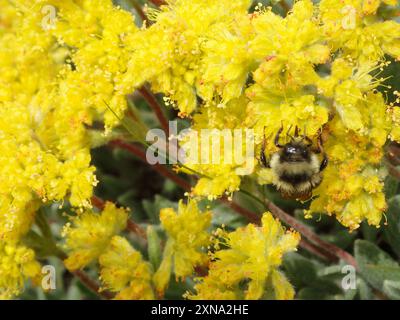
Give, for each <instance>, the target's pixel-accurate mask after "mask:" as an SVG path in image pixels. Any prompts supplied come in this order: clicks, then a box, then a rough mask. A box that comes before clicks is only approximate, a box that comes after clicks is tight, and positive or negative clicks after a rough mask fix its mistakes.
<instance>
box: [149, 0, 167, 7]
mask: <svg viewBox="0 0 400 320" xmlns="http://www.w3.org/2000/svg"><path fill="white" fill-rule="evenodd" d="M149 2H151V3H152V4H154V5H155V6H157V7H159V6H162V5H164V4H167V2H166V1H164V0H149Z"/></svg>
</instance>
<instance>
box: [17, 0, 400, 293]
mask: <svg viewBox="0 0 400 320" xmlns="http://www.w3.org/2000/svg"><path fill="white" fill-rule="evenodd" d="M232 1H234V0H232ZM145 2H146V1H137V3H141V4H142V5H143V4H144V3H145ZM260 2H261V3H262V4H263V5H265V6H272V8H273V11H274V12H276V13H279V14H282V15H283V14H284V13H285V7H286V6H285V5H282V3H281V2H280V1H265V0H264V1H255V2H254V4H253V8H254V7H255V6H256V5H257V3H260ZM314 2H318V1H314ZM115 3H116V4H118V5H121V6H122V7H123V8H125V9H126V10H129V11H131V12H132V14H134V15H135V16H136V21H141V19H140V16H139V15H138V14H137V12H136V11H135V9H134V1H129V0H118V1H115ZM286 4H287V6H288V7H291V5H292V1H286ZM148 5H149V6H151V4H148ZM398 7H399V8H400V5H398ZM380 14H381V15H383V16H385V15H391V14H393V12H385V11H384V12H381V13H380ZM396 19H397V20H398V21H400V18H399V17H398V18H396ZM382 76H383V77H389V78H388V79H387V80H386V85H388V86H391V89H389V90H388V89H385V88H383V87H382V91H386V94H387V98H388V100H389V101H394V100H395V98H394V96H393V94H392V93H391V92H393V91H394V90H397V91H400V62H396V61H393V60H392V63H391V64H390V65H389V67H388V68H387V69H386V70H385V72H384V74H382ZM129 99H132V101H133V102H134V105H135V107H136V108H137V109H138V110H139V112H140V115H141V118H142V119H143V120H144V122H145V123H146V125H147V126H148V127H149V128H156V127H159V123H158V121H157V118H156V117H155V115H154V114H153V112H152V111H151V109H150V108H149V107H148V106H147V104H146V102H145V101H144V100H143V98H141V96H139V95H137V94H134V95H132V96H131V97H129ZM157 99H158V100H159V102H160V103H161V104H162V105H163V100H162V97H161V96H157ZM165 113H166V115H167V117H168V118H169V119H177V118H178V117H177V112H176V111H175V110H172V109H171V108H168V109H166V110H165ZM178 119H179V118H178ZM178 122H179V125H178V127H179V129H182V128H186V127H188V126H189V125H190V122H189V121H188V120H182V119H179V120H178ZM388 147H389V146H388ZM392 147H394V148H396V150H398V151H399V154H398V156H399V157H400V146H393V145H392ZM397 148H398V149H397ZM398 160H399V162H398V163H392V164H391V165H392V166H393V167H396V165H397V169H398V170H399V172H400V166H398V164H400V158H399V159H398ZM92 163H93V165H94V166H95V167H96V168H97V171H96V175H97V179H98V180H99V182H100V183H99V184H98V186H97V189H96V191H95V192H96V195H97V196H99V197H100V198H102V199H104V200H110V201H113V202H115V203H117V204H118V205H120V206H124V207H129V208H130V209H131V218H132V219H133V220H134V221H135V222H137V223H139V224H140V225H142V226H143V227H146V226H148V225H154V229H155V232H156V233H157V235H158V236H159V237H162V233H161V232H158V229H157V228H158V226H157V225H158V224H159V223H160V221H159V211H160V209H161V208H165V207H174V208H175V207H177V201H178V200H179V199H181V198H184V193H185V192H184V190H183V189H181V188H180V187H179V186H177V185H176V184H175V183H173V182H172V181H170V180H167V179H165V178H164V177H162V176H160V175H159V174H158V173H157V172H156V171H154V170H153V169H152V168H151V166H149V165H148V164H145V163H143V162H142V161H141V160H139V159H138V158H136V157H135V156H133V155H132V154H131V153H129V152H127V151H125V150H122V149H117V148H114V149H113V148H110V147H109V146H103V147H99V148H96V149H93V151H92ZM182 177H183V178H184V179H186V180H187V181H189V182H190V181H191V180H190V179H193V177H188V176H185V175H182ZM192 185H193V183H192ZM249 187H250V188H249ZM251 188H258V187H255V186H247V189H251ZM385 189H386V190H385V192H386V197H387V199H388V204H389V208H388V210H387V212H386V217H385V219H386V223H384V224H382V226H381V228H380V229H377V228H375V227H371V226H368V225H367V224H366V223H364V224H362V226H361V227H360V228H359V229H358V230H356V231H354V232H352V233H349V232H348V229H347V228H345V227H343V226H341V225H340V224H339V223H338V222H337V221H336V219H333V218H331V217H328V216H325V215H321V216H320V217H315V218H313V219H304V216H303V212H302V209H304V208H306V207H307V203H305V204H300V203H298V202H295V201H288V200H283V199H282V198H281V196H280V194H279V193H278V192H276V190H275V189H274V188H273V187H266V188H265V189H264V190H261V191H262V192H263V193H264V194H265V195H266V197H267V198H269V199H270V200H272V201H273V202H274V203H276V204H277V205H278V206H280V207H281V208H282V209H284V210H285V211H286V212H288V213H290V214H292V215H294V216H295V217H296V218H297V219H298V220H299V221H301V222H303V223H304V224H306V225H307V226H309V227H310V228H311V229H312V230H313V231H314V232H316V233H317V234H318V235H319V236H320V237H321V238H322V239H324V240H326V241H329V242H331V243H333V244H335V245H336V246H338V247H340V248H342V249H344V250H346V251H348V252H350V253H351V254H353V255H354V256H355V258H356V260H357V263H358V265H359V271H358V272H357V280H356V284H357V285H356V289H349V290H343V288H342V285H341V282H342V279H343V277H344V275H345V274H344V273H342V271H343V266H344V264H343V263H339V264H333V265H332V264H331V263H327V262H326V261H323V260H321V259H319V258H317V257H316V256H314V255H311V254H310V253H309V252H307V251H305V250H303V249H299V251H298V252H296V253H290V254H287V255H286V256H285V259H284V264H283V271H284V272H285V274H286V275H287V277H288V278H289V280H290V281H291V283H292V284H293V286H294V287H295V290H296V298H297V299H348V300H352V299H400V265H399V262H400V186H399V176H397V177H393V176H391V175H389V176H388V177H387V179H386V182H385ZM235 200H236V201H237V202H239V203H240V204H241V205H242V206H243V207H245V208H247V209H249V210H251V211H253V212H258V213H260V215H261V213H262V212H263V208H262V207H261V206H260V205H259V204H258V203H255V202H254V200H252V199H251V198H248V197H247V196H245V195H242V194H236V195H235ZM200 205H201V206H202V207H203V208H205V207H207V206H210V208H211V209H212V210H213V212H214V215H213V224H214V225H215V226H221V225H222V224H223V225H225V228H226V229H227V230H233V229H236V228H237V227H239V226H244V225H246V224H247V223H248V221H246V219H245V218H244V217H243V216H240V215H238V214H237V213H235V212H234V211H233V210H231V209H230V208H228V207H227V206H225V205H223V204H221V203H215V202H214V203H210V202H208V201H206V200H204V201H203V202H202V203H201V204H200ZM45 210H46V211H47V212H46V214H47V215H48V216H49V217H50V222H51V228H52V231H53V234H56V235H59V234H60V233H61V230H60V228H61V227H60V226H62V225H63V224H64V223H65V222H66V218H65V215H63V214H62V213H63V212H65V211H66V210H68V207H66V206H65V205H64V206H63V207H62V208H59V204H54V205H52V206H50V207H47V208H46V209H45ZM38 232H39V231H38ZM126 236H127V237H128V238H129V239H130V241H131V243H132V245H133V246H134V247H135V248H136V249H138V250H140V251H141V252H142V254H143V255H144V257H145V258H146V259H149V258H150V260H151V259H152V258H154V257H149V253H148V251H147V249H146V245H145V244H144V243H143V240H142V239H141V238H139V237H137V236H135V235H132V233H130V234H128V233H127V234H126ZM58 240H60V239H58ZM44 256H45V253H44ZM42 262H43V264H50V265H53V266H54V267H55V269H56V272H57V287H56V289H55V290H51V291H50V292H47V293H44V292H43V291H42V289H41V288H34V287H33V286H32V287H31V286H28V287H27V288H26V290H25V292H24V294H23V295H21V296H20V299H99V297H98V296H97V295H95V294H94V293H92V292H91V291H90V290H88V289H87V288H86V287H85V285H83V284H82V283H81V282H80V281H79V280H78V279H77V278H76V277H74V276H73V275H72V274H70V273H69V272H68V271H67V270H66V269H65V268H64V266H63V264H62V262H61V261H60V260H59V259H57V258H44V259H43V260H42ZM155 263H157V262H155ZM88 270H90V271H89V272H88V274H89V276H92V278H96V272H97V270H96V268H95V267H94V268H88ZM172 281H173V280H172ZM192 286H193V283H192V282H191V281H190V280H187V281H186V282H184V283H176V282H174V281H173V282H172V283H171V285H170V287H169V289H168V291H167V292H166V294H165V299H182V294H183V293H184V292H185V291H186V290H188V289H190V288H192Z"/></svg>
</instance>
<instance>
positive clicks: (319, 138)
mask: <svg viewBox="0 0 400 320" xmlns="http://www.w3.org/2000/svg"><path fill="white" fill-rule="evenodd" d="M317 151H318V153H322V156H323V158H322V162H321V165H320V166H319V171H320V172H321V171H322V170H324V169H325V168H326V166H327V165H328V156H327V154H326V153H325V151H324V148H323V146H322V137H321V131H320V134H319V136H318V149H317Z"/></svg>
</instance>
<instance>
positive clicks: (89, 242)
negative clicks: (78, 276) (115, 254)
mask: <svg viewBox="0 0 400 320" xmlns="http://www.w3.org/2000/svg"><path fill="white" fill-rule="evenodd" d="M127 219H128V213H127V211H126V210H125V209H122V208H117V207H116V206H115V205H114V204H113V203H111V202H107V203H106V205H105V208H104V209H103V211H102V212H101V213H95V212H92V211H85V212H83V213H80V214H78V215H77V216H74V217H71V223H69V224H67V225H66V227H64V229H63V232H62V234H63V237H64V238H65V248H66V250H67V253H68V257H67V258H66V259H65V260H64V263H65V265H66V267H67V268H68V269H69V270H77V269H82V268H83V267H85V266H86V265H88V264H89V263H90V262H92V261H93V260H95V259H97V258H98V257H99V256H100V255H101V254H102V253H103V251H105V250H106V249H107V247H108V245H109V243H110V241H111V238H112V237H113V236H115V235H117V234H119V233H120V232H121V231H122V230H124V229H125V228H126V223H127Z"/></svg>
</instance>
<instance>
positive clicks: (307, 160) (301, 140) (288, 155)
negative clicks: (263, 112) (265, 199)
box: [260, 127, 328, 200]
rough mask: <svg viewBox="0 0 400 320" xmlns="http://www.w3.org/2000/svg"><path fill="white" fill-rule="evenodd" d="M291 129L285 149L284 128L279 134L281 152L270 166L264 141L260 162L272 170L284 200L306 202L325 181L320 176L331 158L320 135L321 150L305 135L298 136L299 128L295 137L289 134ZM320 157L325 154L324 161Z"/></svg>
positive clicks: (274, 156)
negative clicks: (323, 145) (281, 139)
mask: <svg viewBox="0 0 400 320" xmlns="http://www.w3.org/2000/svg"><path fill="white" fill-rule="evenodd" d="M290 129H291V128H289V130H288V132H287V134H286V135H287V136H288V137H289V138H290V141H289V142H288V143H286V144H284V145H282V144H280V143H279V139H280V134H281V133H282V130H283V127H281V128H280V129H279V131H278V132H277V134H276V136H275V140H274V143H275V145H276V146H277V147H278V148H279V149H280V150H279V151H278V152H276V153H274V154H272V156H271V159H270V161H269V163H267V160H266V158H265V153H264V151H265V137H264V141H263V146H262V148H261V155H260V161H261V163H262V164H263V165H264V166H265V167H267V168H271V169H272V172H273V175H274V181H273V184H274V185H275V186H276V188H277V189H278V190H279V191H280V192H281V194H282V196H283V197H285V198H290V199H300V200H307V199H309V198H310V197H311V195H312V190H313V189H314V188H315V187H317V186H318V185H319V184H320V183H321V181H322V174H321V173H322V171H323V170H324V169H325V168H326V166H327V165H328V157H327V155H326V153H325V152H324V150H323V147H322V138H321V131H320V134H319V135H318V143H317V145H318V146H317V148H313V146H312V141H311V139H310V138H308V137H307V136H306V135H305V134H304V135H302V136H299V130H298V128H297V127H296V128H295V135H294V137H293V136H291V135H290V134H289V131H290ZM317 154H322V160H320V159H319V158H318V156H317Z"/></svg>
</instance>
